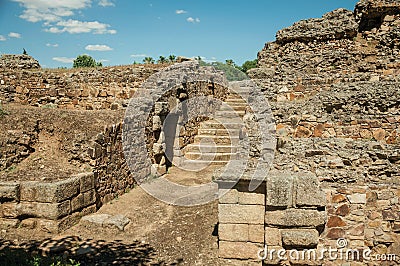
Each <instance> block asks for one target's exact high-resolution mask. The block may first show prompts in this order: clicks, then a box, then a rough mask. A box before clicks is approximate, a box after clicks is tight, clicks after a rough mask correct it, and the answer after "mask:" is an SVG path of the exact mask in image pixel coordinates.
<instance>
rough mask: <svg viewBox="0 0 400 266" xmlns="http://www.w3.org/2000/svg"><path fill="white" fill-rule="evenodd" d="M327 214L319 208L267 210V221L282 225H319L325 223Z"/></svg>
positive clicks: (271, 223) (274, 224) (267, 222)
mask: <svg viewBox="0 0 400 266" xmlns="http://www.w3.org/2000/svg"><path fill="white" fill-rule="evenodd" d="M325 222H326V214H325V212H320V211H317V210H304V209H288V210H282V211H267V212H266V213H265V223H266V224H267V225H273V226H280V227H317V226H321V225H325Z"/></svg>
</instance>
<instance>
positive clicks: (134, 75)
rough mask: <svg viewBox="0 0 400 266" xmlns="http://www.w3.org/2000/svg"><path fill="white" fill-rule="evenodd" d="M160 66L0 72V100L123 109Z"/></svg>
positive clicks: (52, 105)
mask: <svg viewBox="0 0 400 266" xmlns="http://www.w3.org/2000/svg"><path fill="white" fill-rule="evenodd" d="M163 67H165V66H164V65H146V66H136V65H132V66H120V67H104V68H89V69H70V70H57V69H38V70H21V69H9V68H7V69H4V70H3V71H2V72H1V73H0V82H1V84H0V100H1V101H3V102H4V103H18V104H23V105H31V106H37V107H40V106H45V107H52V108H63V109H81V110H93V109H94V110H99V109H118V108H122V107H126V106H127V105H128V102H129V99H130V98H131V97H132V96H133V95H134V93H135V91H136V90H137V89H138V88H139V87H140V85H141V84H142V83H143V81H144V80H146V79H147V78H148V77H149V76H150V75H152V74H153V73H155V72H157V71H158V69H160V68H163Z"/></svg>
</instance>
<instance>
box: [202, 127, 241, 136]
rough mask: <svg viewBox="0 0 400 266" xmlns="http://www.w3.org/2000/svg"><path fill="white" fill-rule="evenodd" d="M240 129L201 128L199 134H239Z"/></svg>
mask: <svg viewBox="0 0 400 266" xmlns="http://www.w3.org/2000/svg"><path fill="white" fill-rule="evenodd" d="M239 134H240V129H219V128H200V129H199V130H198V135H208V136H214V135H215V136H239Z"/></svg>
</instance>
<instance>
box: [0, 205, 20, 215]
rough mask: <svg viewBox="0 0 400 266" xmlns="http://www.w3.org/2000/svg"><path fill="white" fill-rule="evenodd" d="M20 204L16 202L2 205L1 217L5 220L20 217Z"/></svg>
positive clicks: (0, 208)
mask: <svg viewBox="0 0 400 266" xmlns="http://www.w3.org/2000/svg"><path fill="white" fill-rule="evenodd" d="M17 206H18V203H16V202H6V203H3V204H1V205H0V216H1V217H5V218H17V217H18V215H19V214H18V210H17Z"/></svg>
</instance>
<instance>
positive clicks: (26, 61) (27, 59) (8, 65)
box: [0, 54, 40, 70]
mask: <svg viewBox="0 0 400 266" xmlns="http://www.w3.org/2000/svg"><path fill="white" fill-rule="evenodd" d="M39 68H40V65H39V62H38V61H37V60H36V59H34V58H33V57H32V56H29V55H24V54H21V55H13V54H4V55H2V56H0V69H2V70H4V69H39Z"/></svg>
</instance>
